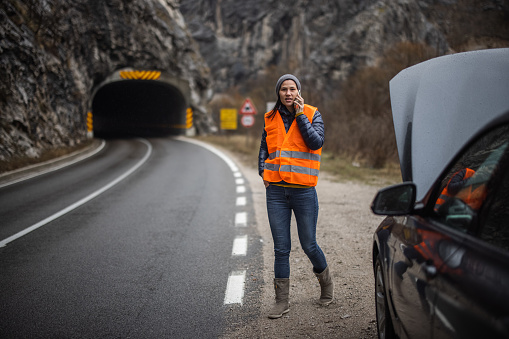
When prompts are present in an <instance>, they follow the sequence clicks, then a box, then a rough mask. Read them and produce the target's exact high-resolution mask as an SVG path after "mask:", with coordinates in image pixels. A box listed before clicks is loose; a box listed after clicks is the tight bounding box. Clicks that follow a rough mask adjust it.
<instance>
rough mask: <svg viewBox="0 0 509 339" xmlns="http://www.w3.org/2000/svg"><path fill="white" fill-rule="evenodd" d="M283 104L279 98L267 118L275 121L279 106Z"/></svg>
mask: <svg viewBox="0 0 509 339" xmlns="http://www.w3.org/2000/svg"><path fill="white" fill-rule="evenodd" d="M282 104H283V103H282V102H281V99H280V98H277V101H276V104H275V105H274V108H272V110H271V111H270V113H269V115H268V116H267V118H270V119H271V120H272V119H274V117H275V116H276V113H277V111H278V109H279V106H281V105H282Z"/></svg>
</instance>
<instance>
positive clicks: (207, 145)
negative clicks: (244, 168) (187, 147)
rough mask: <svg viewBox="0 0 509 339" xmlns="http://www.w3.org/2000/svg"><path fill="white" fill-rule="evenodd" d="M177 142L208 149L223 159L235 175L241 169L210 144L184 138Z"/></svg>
mask: <svg viewBox="0 0 509 339" xmlns="http://www.w3.org/2000/svg"><path fill="white" fill-rule="evenodd" d="M175 140H180V141H185V142H189V143H191V144H196V145H199V146H201V147H203V148H206V149H208V150H209V151H211V152H212V153H214V154H215V155H217V156H218V157H220V158H221V159H223V160H224V162H226V164H227V165H228V167H230V169H231V170H232V172H233V173H236V172H238V171H239V168H238V167H237V165H235V163H234V162H233V161H232V160H231V159H230V158H228V157H227V156H226V155H224V153H223V152H221V151H219V150H217V149H216V148H214V147H212V146H210V145H209V144H206V143H204V142H201V141H198V140H194V139H189V138H186V137H182V136H180V137H176V138H175Z"/></svg>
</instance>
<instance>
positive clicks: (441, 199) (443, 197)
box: [435, 168, 475, 211]
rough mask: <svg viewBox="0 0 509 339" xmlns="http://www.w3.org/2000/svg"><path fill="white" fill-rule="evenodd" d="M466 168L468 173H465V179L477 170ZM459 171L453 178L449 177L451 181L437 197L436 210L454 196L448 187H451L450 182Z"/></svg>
mask: <svg viewBox="0 0 509 339" xmlns="http://www.w3.org/2000/svg"><path fill="white" fill-rule="evenodd" d="M465 169H466V173H465V177H464V178H463V180H466V179H468V178H471V177H472V176H473V175H474V174H475V171H474V170H473V169H470V168H465ZM458 173H459V171H458V172H456V173H454V175H453V176H452V177H451V179H449V181H448V182H447V186H445V188H444V189H443V190H442V193H441V194H440V196H439V197H438V199H437V202H436V203H435V211H438V209H439V208H440V206H442V204H443V203H444V202H446V200H447V199H449V198H450V197H452V195H451V194H450V193H449V191H448V189H447V188H448V187H449V184H450V183H451V180H452V178H454V176H455V175H456V174H458Z"/></svg>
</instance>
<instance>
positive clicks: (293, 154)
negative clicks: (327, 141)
mask: <svg viewBox="0 0 509 339" xmlns="http://www.w3.org/2000/svg"><path fill="white" fill-rule="evenodd" d="M279 156H281V157H282V158H294V159H305V160H314V161H320V160H322V156H321V155H320V154H313V153H307V152H299V151H282V152H281V151H276V152H273V153H271V154H269V159H270V160H274V159H276V158H277V157H279Z"/></svg>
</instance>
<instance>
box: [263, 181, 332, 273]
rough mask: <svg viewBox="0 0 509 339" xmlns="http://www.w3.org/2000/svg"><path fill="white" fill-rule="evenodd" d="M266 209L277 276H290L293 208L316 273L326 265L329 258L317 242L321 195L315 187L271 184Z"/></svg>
mask: <svg viewBox="0 0 509 339" xmlns="http://www.w3.org/2000/svg"><path fill="white" fill-rule="evenodd" d="M266 195H267V212H268V215H269V224H270V230H271V232H272V239H273V241H274V257H275V258H274V274H275V277H276V279H280V278H289V277H290V250H291V248H292V245H291V237H290V221H291V216H292V210H293V213H294V214H295V220H296V221H297V231H298V234H299V240H300V244H301V246H302V249H303V250H304V253H306V255H307V256H308V258H309V260H310V261H311V264H312V265H313V269H314V271H315V272H316V273H321V272H322V271H323V270H324V269H326V268H327V261H326V259H325V255H324V254H323V252H322V250H321V249H320V247H319V246H318V244H317V243H316V222H317V220H318V197H317V195H316V190H315V188H314V187H309V188H291V187H282V186H276V185H269V187H267V188H266Z"/></svg>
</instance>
